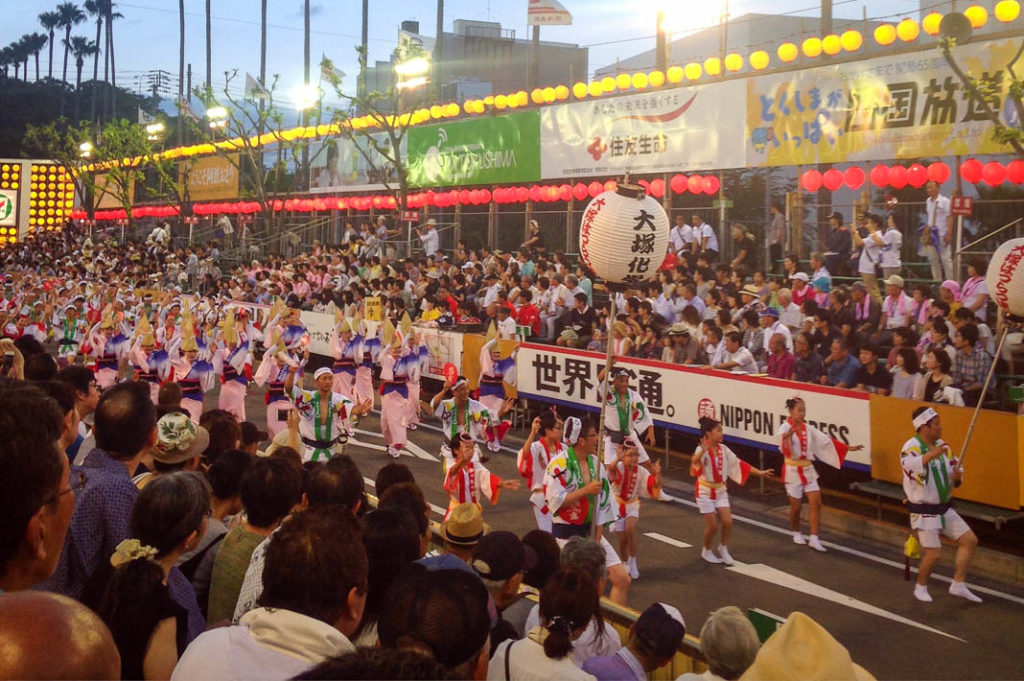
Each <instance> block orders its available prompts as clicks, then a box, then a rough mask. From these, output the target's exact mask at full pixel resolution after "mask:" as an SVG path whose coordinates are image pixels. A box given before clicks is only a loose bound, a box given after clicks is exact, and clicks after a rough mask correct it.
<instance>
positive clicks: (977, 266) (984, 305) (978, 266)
mask: <svg viewBox="0 0 1024 681" xmlns="http://www.w3.org/2000/svg"><path fill="white" fill-rule="evenodd" d="M987 269H988V264H987V263H986V262H985V260H984V259H983V258H971V260H970V262H968V263H967V281H965V282H964V285H963V287H962V288H961V289H960V304H961V305H962V306H963V307H965V308H967V309H968V310H970V311H971V312H973V313H974V316H975V317H977V318H978V320H979V321H982V322H986V321H988V288H987V287H986V285H985V271H986V270H987Z"/></svg>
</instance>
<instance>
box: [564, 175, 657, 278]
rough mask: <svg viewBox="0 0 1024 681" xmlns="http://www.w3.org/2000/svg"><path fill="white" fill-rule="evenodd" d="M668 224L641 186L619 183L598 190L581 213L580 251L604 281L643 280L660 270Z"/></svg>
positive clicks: (589, 265)
mask: <svg viewBox="0 0 1024 681" xmlns="http://www.w3.org/2000/svg"><path fill="white" fill-rule="evenodd" d="M668 233H669V222H668V215H667V214H666V213H665V209H664V208H662V207H661V204H660V203H658V201H657V199H655V198H654V197H652V196H648V195H647V194H646V193H645V192H644V188H643V187H639V186H636V185H628V184H620V185H619V186H618V188H616V189H615V191H609V192H604V193H603V194H598V195H597V196H596V197H594V199H593V200H592V201H591V202H590V203H589V204H588V205H587V209H586V210H585V211H583V221H582V223H581V224H580V255H582V256H583V261H584V262H585V263H586V264H587V267H589V268H590V269H591V270H593V272H594V273H595V274H596V275H597V276H599V277H601V278H602V279H604V280H605V281H608V282H612V283H616V284H621V283H626V282H638V281H646V280H648V279H651V278H653V277H654V276H656V275H657V274H658V268H659V267H661V264H662V263H663V262H664V261H665V255H666V253H667V252H668Z"/></svg>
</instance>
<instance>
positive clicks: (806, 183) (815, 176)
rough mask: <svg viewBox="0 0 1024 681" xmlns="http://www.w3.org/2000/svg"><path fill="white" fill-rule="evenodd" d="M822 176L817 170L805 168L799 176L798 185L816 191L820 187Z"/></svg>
mask: <svg viewBox="0 0 1024 681" xmlns="http://www.w3.org/2000/svg"><path fill="white" fill-rule="evenodd" d="M821 182H822V177H821V173H819V172H818V171H817V170H805V171H804V174H803V175H801V176H800V186H801V187H803V188H804V189H806V190H807V191H809V192H816V191H818V190H819V189H821Z"/></svg>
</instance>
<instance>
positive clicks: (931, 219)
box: [924, 194, 949, 236]
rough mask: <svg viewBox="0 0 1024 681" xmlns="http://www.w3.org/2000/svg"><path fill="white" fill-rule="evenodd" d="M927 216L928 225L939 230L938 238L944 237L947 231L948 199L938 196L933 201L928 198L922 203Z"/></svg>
mask: <svg viewBox="0 0 1024 681" xmlns="http://www.w3.org/2000/svg"><path fill="white" fill-rule="evenodd" d="M924 206H925V212H926V213H927V214H928V225H929V226H931V227H938V228H939V236H946V232H947V231H948V230H949V197H948V196H943V195H942V194H939V195H938V197H936V198H935V199H934V200H933V199H932V198H931V197H930V196H929V197H928V199H927V200H926V201H925V202H924Z"/></svg>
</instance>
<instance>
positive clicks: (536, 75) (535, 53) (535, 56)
mask: <svg viewBox="0 0 1024 681" xmlns="http://www.w3.org/2000/svg"><path fill="white" fill-rule="evenodd" d="M539 82H540V26H539V25H537V24H534V25H533V44H532V45H531V46H530V75H529V76H528V77H527V79H526V89H527V90H532V89H534V88H535V87H537V84H538V83H539Z"/></svg>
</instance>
